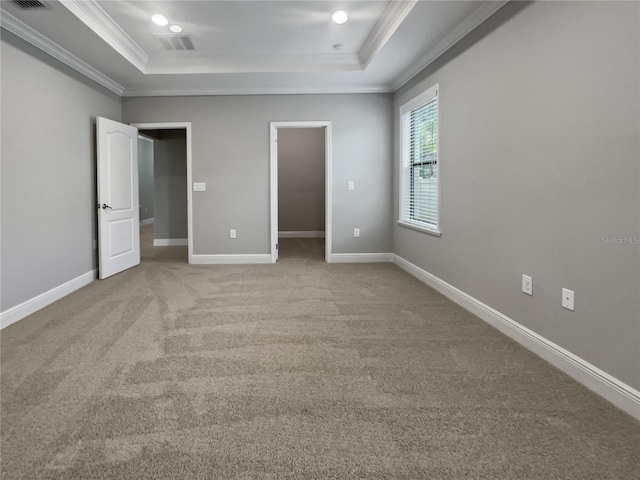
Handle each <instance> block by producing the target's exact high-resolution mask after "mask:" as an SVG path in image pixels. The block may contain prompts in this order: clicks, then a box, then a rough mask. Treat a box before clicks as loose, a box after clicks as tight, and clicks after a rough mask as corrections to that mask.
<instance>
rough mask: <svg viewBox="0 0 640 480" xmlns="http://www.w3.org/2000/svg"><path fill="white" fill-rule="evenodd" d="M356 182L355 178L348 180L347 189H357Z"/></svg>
mask: <svg viewBox="0 0 640 480" xmlns="http://www.w3.org/2000/svg"><path fill="white" fill-rule="evenodd" d="M355 188H356V183H355V182H354V181H353V180H349V181H348V182H347V190H355Z"/></svg>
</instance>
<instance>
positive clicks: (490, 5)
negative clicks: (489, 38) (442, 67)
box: [391, 0, 509, 92]
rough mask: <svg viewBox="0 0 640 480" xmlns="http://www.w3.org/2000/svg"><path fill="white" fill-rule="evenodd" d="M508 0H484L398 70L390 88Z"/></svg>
mask: <svg viewBox="0 0 640 480" xmlns="http://www.w3.org/2000/svg"><path fill="white" fill-rule="evenodd" d="M508 2H509V0H499V1H494V2H486V3H485V4H483V5H482V6H481V7H479V8H478V9H477V10H475V11H474V12H473V13H471V15H469V16H468V17H467V18H465V19H464V21H462V22H461V23H459V24H458V26H457V27H456V28H454V29H453V30H451V31H450V32H449V33H448V34H447V35H445V36H444V38H443V39H442V40H440V41H439V42H438V43H437V44H436V45H435V46H434V47H433V48H430V49H429V50H427V51H426V52H425V53H424V55H422V56H421V57H420V58H418V59H417V60H415V61H413V62H411V64H410V65H409V66H408V67H407V68H405V69H404V70H403V71H402V72H400V73H399V74H398V75H396V77H395V78H394V79H393V80H392V81H391V90H392V91H394V92H395V91H396V90H398V89H399V88H400V87H402V86H403V85H404V84H405V83H407V82H408V81H409V80H411V79H412V78H413V77H415V76H416V75H417V74H418V73H420V72H421V71H422V70H424V69H425V68H427V67H428V66H429V65H430V64H431V63H433V62H434V61H436V60H437V59H438V57H440V55H442V54H443V53H444V52H446V51H447V50H449V49H450V48H451V47H453V46H454V45H455V44H456V43H458V42H459V41H460V40H462V39H463V38H464V37H465V36H467V35H468V34H469V33H471V31H472V30H473V29H474V28H476V27H477V26H478V25H480V24H481V23H482V22H484V21H485V20H486V19H487V18H489V17H490V16H491V15H493V14H494V13H496V12H497V11H498V10H500V9H501V8H502V7H503V6H504V5H505V4H507V3H508Z"/></svg>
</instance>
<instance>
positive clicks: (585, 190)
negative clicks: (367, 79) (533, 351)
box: [393, 2, 640, 388]
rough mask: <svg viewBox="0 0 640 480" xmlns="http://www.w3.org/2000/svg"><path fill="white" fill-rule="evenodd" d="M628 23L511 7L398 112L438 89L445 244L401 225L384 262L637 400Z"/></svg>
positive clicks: (597, 8)
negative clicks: (620, 385) (415, 273)
mask: <svg viewBox="0 0 640 480" xmlns="http://www.w3.org/2000/svg"><path fill="white" fill-rule="evenodd" d="M639 14H640V4H638V3H637V2H631V3H614V2H604V3H576V2H540V3H534V4H518V3H515V4H507V6H506V7H504V8H503V9H502V10H500V11H499V12H498V13H497V14H496V15H495V16H494V17H492V18H490V19H489V20H488V21H487V22H486V23H485V24H483V25H482V26H481V27H480V28H479V29H478V30H476V31H475V32H474V33H472V34H471V36H469V37H467V38H466V39H464V40H463V41H462V42H461V43H460V44H459V45H457V46H456V47H455V48H454V49H453V51H451V52H449V53H448V54H446V56H445V57H443V58H441V59H440V60H438V61H437V62H436V64H435V65H433V66H432V67H430V68H428V69H427V70H425V71H423V72H422V73H421V74H419V75H418V77H416V78H414V79H413V80H412V81H411V82H410V83H409V84H407V85H405V86H404V87H403V88H402V89H400V90H399V91H398V92H397V94H396V97H395V108H396V112H397V109H398V107H399V106H400V105H402V104H403V103H405V102H406V101H408V100H409V99H411V98H412V97H414V96H415V95H417V94H419V93H420V92H422V91H423V90H424V89H426V88H428V87H430V86H431V85H433V84H435V83H439V85H440V107H441V163H442V165H441V172H442V178H441V181H442V217H441V225H442V232H443V233H442V237H441V238H437V237H434V236H430V235H427V234H423V233H419V232H417V231H412V230H409V229H406V228H403V227H400V226H397V225H396V226H395V227H394V251H395V253H397V254H398V255H400V256H401V257H403V258H405V259H407V260H409V261H410V262H413V263H414V264H416V265H418V266H420V267H422V268H424V269H425V270H427V271H428V272H431V273H432V274H434V275H436V276H438V277H440V278H441V279H443V280H445V281H446V282H449V283H450V284H452V285H454V286H456V287H458V288H459V289H461V290H462V291H464V292H467V293H468V294H470V295H472V296H473V297H475V298H477V299H479V300H481V301H482V302H484V303H486V304H488V305H490V306H491V307H493V308H495V309H496V310H498V311H500V312H502V313H504V314H506V315H507V316H509V317H511V318H513V319H514V320H515V321H517V322H519V323H520V324H522V325H524V326H526V327H528V328H530V329H532V330H534V331H535V332H537V333H539V334H540V335H542V336H544V337H546V338H547V339H550V340H551V341H553V342H555V343H557V344H559V345H560V346H562V347H564V348H566V349H567V350H569V351H571V352H573V353H575V354H576V355H578V356H580V357H582V358H583V359H585V360H587V361H589V362H590V363H592V364H594V365H596V366H597V367H599V368H601V369H602V370H604V371H606V372H608V373H609V374H611V375H613V376H614V377H617V378H618V379H620V380H622V381H623V382H626V383H627V384H629V385H630V386H632V387H634V388H638V387H640V361H639V360H640V359H639V357H638V352H640V321H639V318H640V298H639V292H640V284H639V273H640V255H639V252H640V250H639V245H638V243H637V238H638V236H639V235H640V233H639V231H640V229H639V219H640V197H639V191H640V189H639V175H640V161H639V158H640V148H639V143H640V139H639V132H640V124H639V119H640V110H639V109H640V98H639V86H640V78H639V72H640V65H639V59H640V50H639V42H638V39H639V38H640V28H639V18H640V15H639ZM395 128H396V137H397V128H398V127H397V124H396V126H395ZM396 150H397V145H396ZM396 162H397V159H396ZM396 165H397V163H396ZM395 171H396V172H397V167H396V169H395ZM394 185H397V175H396V181H395V182H394ZM393 198H394V199H396V198H397V195H395V194H394V196H393ZM397 207H398V206H397V201H396V204H395V207H394V216H395V217H396V219H397ZM614 237H631V238H632V242H633V240H634V238H635V243H622V244H610V243H609V244H607V243H606V242H605V240H604V239H606V238H614ZM523 273H526V274H529V275H531V276H533V292H534V295H533V297H529V296H527V295H525V294H523V293H521V275H522V274H523ZM562 287H566V288H569V289H572V290H574V291H575V302H576V304H575V312H570V311H568V310H565V309H563V308H562V307H561V300H560V298H561V288H562Z"/></svg>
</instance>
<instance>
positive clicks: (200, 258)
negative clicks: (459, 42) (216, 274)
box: [189, 253, 272, 265]
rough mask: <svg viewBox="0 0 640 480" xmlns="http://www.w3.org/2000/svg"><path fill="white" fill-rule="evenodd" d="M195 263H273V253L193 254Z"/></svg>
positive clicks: (192, 258) (192, 261) (192, 259)
mask: <svg viewBox="0 0 640 480" xmlns="http://www.w3.org/2000/svg"><path fill="white" fill-rule="evenodd" d="M189 263H192V264H194V265H228V264H259V263H272V262H271V255H270V254H268V253H265V254H260V253H256V254H240V255H192V256H191V261H190V262H189Z"/></svg>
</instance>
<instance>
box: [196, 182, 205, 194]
mask: <svg viewBox="0 0 640 480" xmlns="http://www.w3.org/2000/svg"><path fill="white" fill-rule="evenodd" d="M206 190H207V184H206V183H204V182H193V191H194V192H204V191H206Z"/></svg>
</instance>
